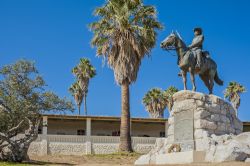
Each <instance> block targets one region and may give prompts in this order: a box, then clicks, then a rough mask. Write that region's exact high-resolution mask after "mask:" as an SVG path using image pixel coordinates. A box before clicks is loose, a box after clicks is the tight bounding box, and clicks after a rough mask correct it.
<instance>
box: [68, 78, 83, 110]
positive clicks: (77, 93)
mask: <svg viewBox="0 0 250 166" xmlns="http://www.w3.org/2000/svg"><path fill="white" fill-rule="evenodd" d="M69 92H70V93H71V94H72V96H73V97H74V99H75V102H76V105H77V107H78V114H79V115H80V109H81V104H82V100H83V94H82V89H81V87H80V85H79V83H78V82H75V83H73V84H72V85H71V87H70V88H69Z"/></svg>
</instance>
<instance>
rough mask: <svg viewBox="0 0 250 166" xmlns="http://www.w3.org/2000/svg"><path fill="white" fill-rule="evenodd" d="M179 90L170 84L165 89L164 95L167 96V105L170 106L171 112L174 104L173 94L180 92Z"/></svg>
mask: <svg viewBox="0 0 250 166" xmlns="http://www.w3.org/2000/svg"><path fill="white" fill-rule="evenodd" d="M178 91H179V90H178V89H177V88H176V87H174V86H170V87H169V88H168V89H166V90H165V91H164V96H165V98H166V101H167V107H168V111H169V112H170V111H171V110H172V106H173V103H174V101H173V95H174V94H175V93H176V92H178Z"/></svg>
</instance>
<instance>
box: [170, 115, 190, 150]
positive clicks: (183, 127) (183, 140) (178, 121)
mask: <svg viewBox="0 0 250 166" xmlns="http://www.w3.org/2000/svg"><path fill="white" fill-rule="evenodd" d="M193 125H194V124H193V111H192V110H189V111H183V112H180V113H178V114H176V115H175V116H174V142H175V143H180V144H181V146H182V151H187V150H192V149H194V135H193V133H194V126H193Z"/></svg>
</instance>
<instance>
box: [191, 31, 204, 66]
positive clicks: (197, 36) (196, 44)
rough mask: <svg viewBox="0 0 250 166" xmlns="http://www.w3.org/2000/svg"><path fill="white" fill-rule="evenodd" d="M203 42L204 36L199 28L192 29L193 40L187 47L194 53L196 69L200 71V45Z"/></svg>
mask: <svg viewBox="0 0 250 166" xmlns="http://www.w3.org/2000/svg"><path fill="white" fill-rule="evenodd" d="M203 41H204V36H203V34H202V29H201V28H198V27H197V28H194V39H193V41H192V44H191V45H189V46H188V48H189V49H190V50H192V51H193V52H194V55H195V58H196V61H197V64H196V68H197V69H200V68H201V65H202V60H201V58H202V44H203Z"/></svg>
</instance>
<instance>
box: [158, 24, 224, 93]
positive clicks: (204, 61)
mask: <svg viewBox="0 0 250 166" xmlns="http://www.w3.org/2000/svg"><path fill="white" fill-rule="evenodd" d="M203 41H204V36H203V34H202V29H201V28H194V39H193V41H192V44H191V45H189V46H188V47H187V46H186V44H185V43H184V41H183V40H182V38H181V36H180V35H179V33H178V32H172V33H171V34H170V35H169V36H168V37H167V38H166V39H164V40H163V42H161V48H163V49H166V50H176V52H177V56H178V61H177V64H178V66H179V68H180V69H181V76H182V79H183V83H184V90H187V72H189V73H190V77H191V81H192V85H193V91H196V85H195V74H199V76H200V78H201V79H202V81H203V82H204V83H205V85H206V87H207V88H208V90H209V94H212V93H213V87H214V81H215V82H216V83H217V84H218V85H220V86H222V85H223V81H222V80H221V79H220V78H219V76H218V72H217V65H216V63H215V61H214V60H212V59H211V58H210V55H209V52H208V51H203V50H202V45H203Z"/></svg>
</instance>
